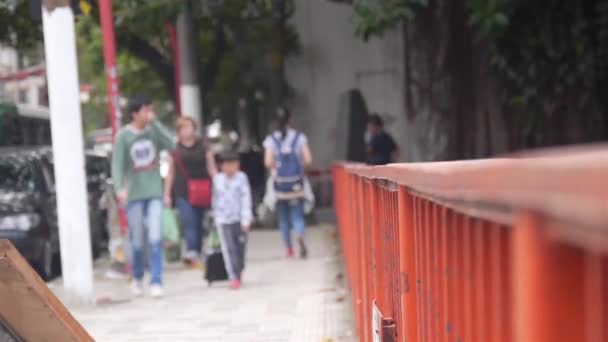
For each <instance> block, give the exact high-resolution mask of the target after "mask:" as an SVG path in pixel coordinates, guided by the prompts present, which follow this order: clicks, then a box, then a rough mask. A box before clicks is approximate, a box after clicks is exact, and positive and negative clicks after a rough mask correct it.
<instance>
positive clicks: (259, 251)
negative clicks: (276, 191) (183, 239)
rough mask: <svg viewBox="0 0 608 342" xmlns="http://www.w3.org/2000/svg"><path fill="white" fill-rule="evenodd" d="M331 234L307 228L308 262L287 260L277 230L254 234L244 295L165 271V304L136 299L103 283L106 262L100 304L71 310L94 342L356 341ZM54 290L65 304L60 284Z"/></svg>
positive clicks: (198, 276)
mask: <svg viewBox="0 0 608 342" xmlns="http://www.w3.org/2000/svg"><path fill="white" fill-rule="evenodd" d="M334 230H335V229H334V228H333V227H331V226H324V225H320V226H317V227H312V228H310V229H309V230H308V242H309V249H310V257H309V259H308V260H286V259H284V258H283V248H282V246H281V242H280V237H279V233H278V232H277V231H275V230H261V231H254V232H252V233H251V236H250V240H249V245H248V252H247V254H248V256H247V257H248V258H247V268H246V270H245V274H244V286H243V288H242V289H241V290H239V291H231V290H229V289H228V284H227V283H217V284H214V285H213V286H212V287H208V286H207V283H206V282H205V281H204V280H203V279H202V273H201V272H200V271H195V270H186V269H184V268H183V267H181V266H180V265H167V272H166V275H165V283H166V284H165V292H166V293H165V297H164V298H162V299H152V298H149V297H144V298H132V297H131V296H130V295H129V293H128V290H127V286H128V284H127V282H126V281H121V280H106V279H104V278H103V273H104V271H105V270H104V268H105V266H104V265H103V262H101V264H99V265H97V266H96V278H97V279H96V292H97V294H98V297H99V298H100V299H101V300H100V303H99V304H98V305H96V306H82V305H72V304H69V303H68V308H69V309H70V310H71V312H72V313H73V314H74V316H75V317H76V318H77V319H78V320H79V321H80V322H81V323H82V324H83V325H84V327H85V328H86V329H87V330H88V331H89V332H90V333H91V334H92V336H93V337H94V338H95V339H96V340H97V341H210V342H212V341H235V342H241V341H244V342H245V341H246V342H249V341H263V342H272V341H297V342H300V341H301V342H317V341H319V342H330V341H331V342H337V341H354V340H355V338H354V337H353V336H352V335H353V327H352V326H353V324H352V317H351V314H350V303H349V302H348V295H347V293H346V289H345V284H344V283H343V280H342V279H343V277H342V276H341V274H342V265H341V259H340V252H339V247H338V241H337V240H336V239H335V233H334ZM51 288H53V289H54V291H55V292H56V293H57V294H58V296H59V297H60V298H62V289H61V282H60V281H59V280H58V281H55V282H54V283H53V284H51ZM104 298H105V300H103V299H104ZM104 302H105V304H104Z"/></svg>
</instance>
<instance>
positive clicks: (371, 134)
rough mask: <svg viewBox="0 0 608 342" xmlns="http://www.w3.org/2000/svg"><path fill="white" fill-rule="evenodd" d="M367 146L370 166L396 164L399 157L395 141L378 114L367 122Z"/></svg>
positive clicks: (371, 116)
mask: <svg viewBox="0 0 608 342" xmlns="http://www.w3.org/2000/svg"><path fill="white" fill-rule="evenodd" d="M366 145H367V163H368V164H369V165H386V164H389V163H394V162H395V161H396V160H397V157H398V155H399V148H398V146H397V144H396V143H395V140H394V139H393V137H392V136H391V135H390V134H388V133H387V132H386V131H385V130H384V122H383V120H382V118H381V117H380V115H378V114H372V115H370V116H369V118H368V120H367V135H366Z"/></svg>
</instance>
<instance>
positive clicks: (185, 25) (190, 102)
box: [177, 4, 204, 132]
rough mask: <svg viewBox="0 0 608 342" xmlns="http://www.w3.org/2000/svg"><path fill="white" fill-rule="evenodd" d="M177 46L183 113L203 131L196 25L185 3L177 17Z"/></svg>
mask: <svg viewBox="0 0 608 342" xmlns="http://www.w3.org/2000/svg"><path fill="white" fill-rule="evenodd" d="M177 41H178V43H177V46H178V49H179V66H180V68H179V75H180V85H179V93H180V102H181V103H180V107H181V111H182V113H181V114H183V115H186V116H189V117H191V118H193V119H194V121H196V123H197V124H198V127H199V129H200V131H201V132H204V129H203V127H202V123H204V120H203V111H202V105H201V89H200V86H199V83H198V72H197V71H198V68H197V61H196V52H195V49H194V44H195V43H194V42H195V39H194V25H193V23H192V14H191V13H190V11H189V8H188V6H187V4H186V5H184V7H183V9H182V11H181V12H180V14H179V16H178V18H177Z"/></svg>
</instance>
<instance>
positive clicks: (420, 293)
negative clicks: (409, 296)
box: [414, 196, 425, 342]
mask: <svg viewBox="0 0 608 342" xmlns="http://www.w3.org/2000/svg"><path fill="white" fill-rule="evenodd" d="M414 225H415V227H414V232H415V234H414V236H415V238H416V240H415V245H416V248H415V253H416V315H417V318H418V319H417V321H418V327H417V329H416V330H417V331H418V341H420V342H423V341H425V336H424V334H425V330H424V329H425V322H424V289H423V277H424V267H423V265H424V263H423V261H422V258H423V248H424V244H423V243H422V241H423V237H422V234H423V230H422V201H421V199H420V198H419V197H418V196H415V197H414Z"/></svg>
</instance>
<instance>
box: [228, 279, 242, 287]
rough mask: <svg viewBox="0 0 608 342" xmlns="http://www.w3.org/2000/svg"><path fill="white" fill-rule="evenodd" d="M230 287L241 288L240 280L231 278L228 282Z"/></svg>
mask: <svg viewBox="0 0 608 342" xmlns="http://www.w3.org/2000/svg"><path fill="white" fill-rule="evenodd" d="M230 288H231V289H233V290H238V289H239V288H241V281H240V280H238V279H235V280H233V281H232V282H231V283H230Z"/></svg>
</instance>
